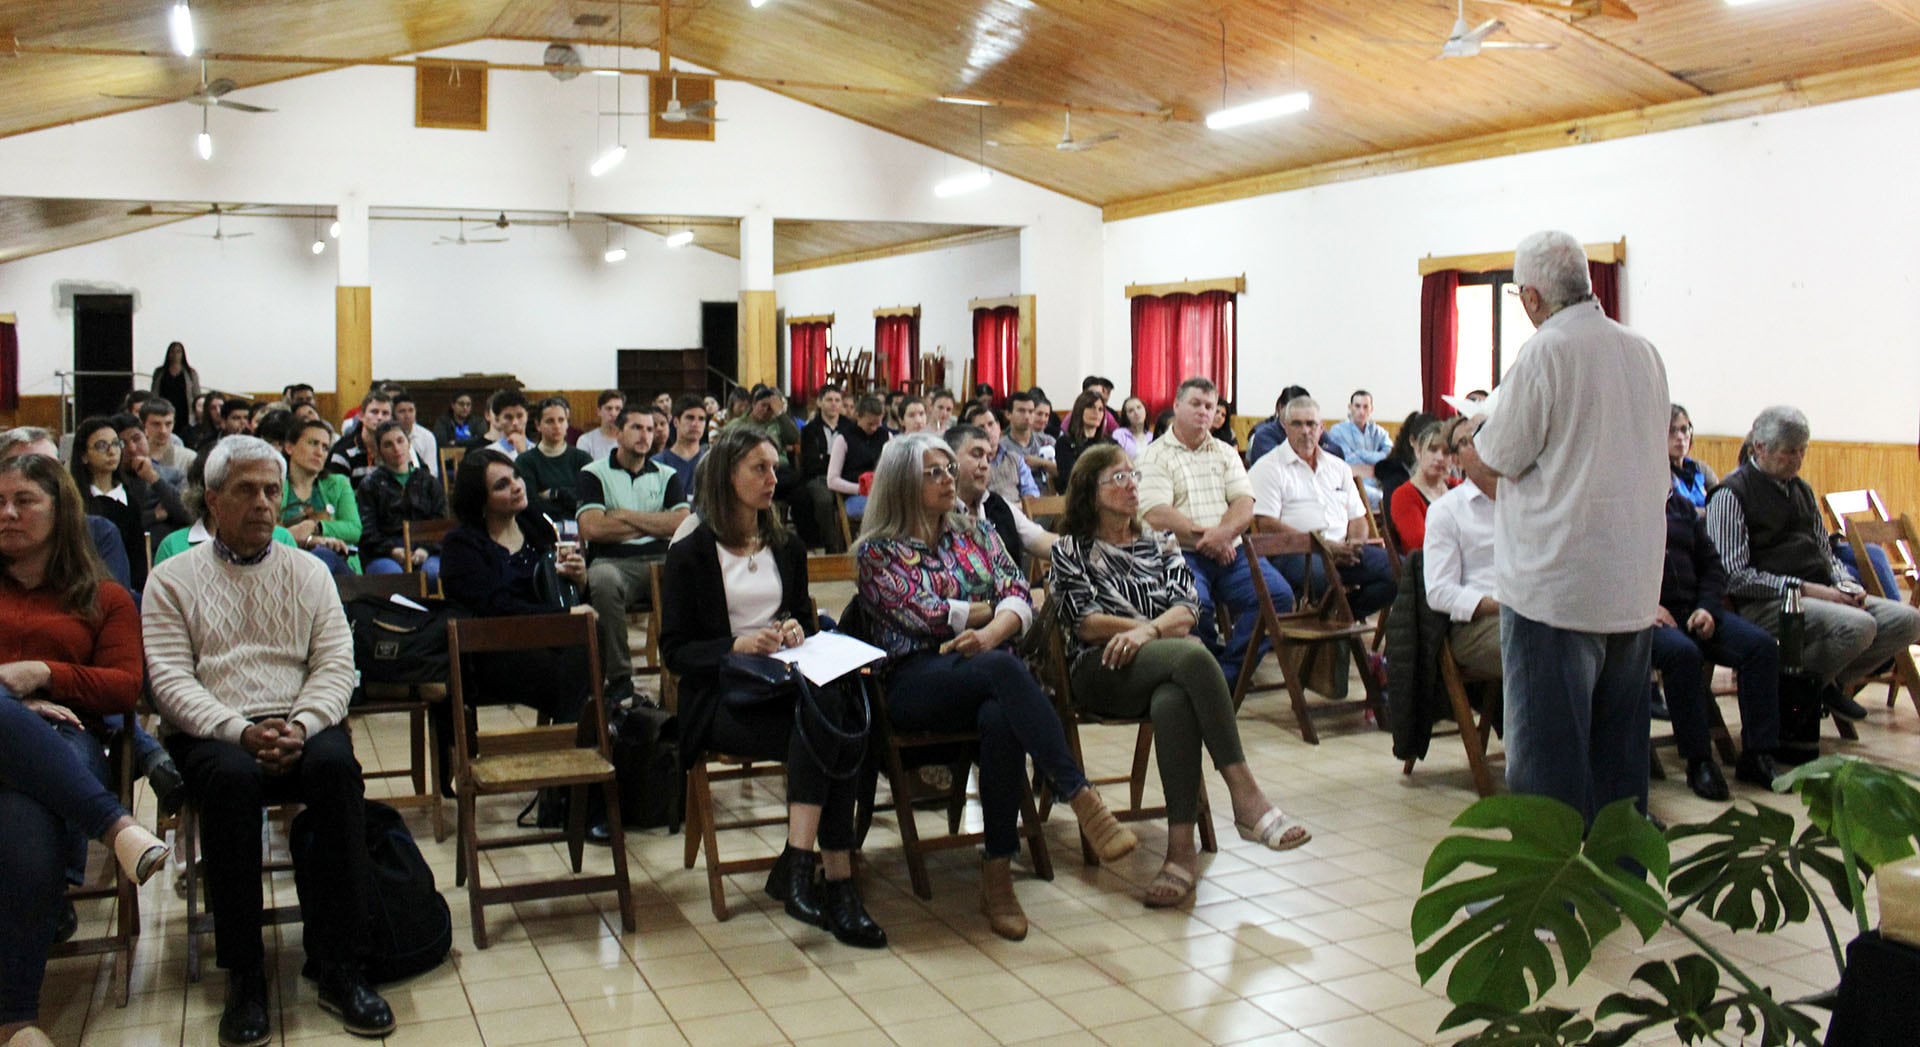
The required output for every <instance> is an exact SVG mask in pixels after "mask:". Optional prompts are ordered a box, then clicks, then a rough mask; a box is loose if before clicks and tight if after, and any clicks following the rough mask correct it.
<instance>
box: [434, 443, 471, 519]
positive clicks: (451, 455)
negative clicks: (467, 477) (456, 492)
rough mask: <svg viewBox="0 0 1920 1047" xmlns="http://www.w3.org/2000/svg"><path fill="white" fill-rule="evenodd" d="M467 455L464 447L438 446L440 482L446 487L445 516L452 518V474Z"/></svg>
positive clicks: (457, 470)
mask: <svg viewBox="0 0 1920 1047" xmlns="http://www.w3.org/2000/svg"><path fill="white" fill-rule="evenodd" d="M466 457H467V449H466V448H464V447H442V448H440V484H441V486H443V487H445V488H446V489H447V495H448V498H447V518H448V519H449V520H451V519H453V498H452V495H453V474H454V473H457V472H459V471H460V463H461V461H462V460H464V459H465V458H466Z"/></svg>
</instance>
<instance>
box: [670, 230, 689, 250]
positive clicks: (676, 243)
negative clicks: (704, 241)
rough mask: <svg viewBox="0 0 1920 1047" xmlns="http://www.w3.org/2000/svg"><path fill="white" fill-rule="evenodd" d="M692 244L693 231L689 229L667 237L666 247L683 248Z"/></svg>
mask: <svg viewBox="0 0 1920 1047" xmlns="http://www.w3.org/2000/svg"><path fill="white" fill-rule="evenodd" d="M692 242H693V230H691V229H682V230H680V231H679V232H677V233H674V234H673V235H671V236H669V237H667V246H668V247H685V246H687V245H688V244H690V243H692Z"/></svg>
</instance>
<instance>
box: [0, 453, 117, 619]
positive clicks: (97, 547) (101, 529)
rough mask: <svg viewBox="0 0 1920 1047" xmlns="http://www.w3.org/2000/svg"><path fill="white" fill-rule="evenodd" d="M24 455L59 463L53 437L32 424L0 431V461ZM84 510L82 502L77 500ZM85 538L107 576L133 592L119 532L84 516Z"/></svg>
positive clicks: (107, 523)
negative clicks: (43, 457)
mask: <svg viewBox="0 0 1920 1047" xmlns="http://www.w3.org/2000/svg"><path fill="white" fill-rule="evenodd" d="M25 454H37V455H42V456H45V457H47V458H51V459H53V460H54V461H56V462H57V461H59V460H60V449H59V446H58V444H56V443H55V441H54V439H53V434H52V433H51V432H48V431H47V430H45V429H42V428H40V427H39V426H35V425H23V426H19V427H17V428H14V429H5V430H0V462H4V461H6V460H7V459H9V458H18V457H20V456H21V455H25ZM81 505H82V508H83V509H84V507H85V505H86V499H85V498H84V497H83V498H82V499H81ZM85 524H86V528H87V539H88V541H89V542H90V543H91V544H92V546H93V553H94V555H95V556H97V557H99V558H100V563H101V565H102V566H103V567H105V568H106V572H107V577H108V578H110V579H112V580H113V581H116V582H119V583H120V585H121V587H122V588H125V589H127V590H128V591H131V590H132V589H133V571H132V568H131V566H130V565H129V564H128V563H127V543H126V541H125V540H123V539H122V538H121V537H120V529H119V528H118V527H115V526H114V525H113V521H111V520H107V519H105V518H102V517H99V516H94V515H92V514H91V513H89V514H87V515H86V517H85Z"/></svg>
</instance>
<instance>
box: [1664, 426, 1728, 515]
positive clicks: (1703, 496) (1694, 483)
mask: <svg viewBox="0 0 1920 1047" xmlns="http://www.w3.org/2000/svg"><path fill="white" fill-rule="evenodd" d="M1692 450H1693V419H1692V418H1691V417H1690V416H1688V414H1687V409H1686V408H1684V407H1682V406H1680V405H1679V404H1674V405H1673V413H1672V416H1671V419H1670V420H1669V421H1668V422H1667V465H1668V467H1669V468H1670V469H1671V470H1672V472H1673V489H1674V490H1676V491H1679V492H1680V493H1681V494H1682V495H1684V496H1685V497H1686V499H1687V501H1689V502H1692V503H1693V508H1694V510H1695V511H1696V512H1699V513H1701V514H1702V515H1704V514H1705V513H1706V511H1707V494H1708V492H1710V491H1712V490H1713V489H1714V488H1715V487H1718V486H1720V477H1718V476H1716V475H1714V472H1713V470H1712V469H1710V468H1708V467H1707V464H1706V463H1705V462H1698V461H1695V460H1694V459H1692V458H1690V457H1688V454H1689V452H1691V451H1692Z"/></svg>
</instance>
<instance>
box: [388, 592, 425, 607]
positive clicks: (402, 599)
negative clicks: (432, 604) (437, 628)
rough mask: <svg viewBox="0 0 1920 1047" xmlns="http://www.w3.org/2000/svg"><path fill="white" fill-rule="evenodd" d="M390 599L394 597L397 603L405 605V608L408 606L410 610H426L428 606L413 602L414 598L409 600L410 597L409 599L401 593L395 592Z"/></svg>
mask: <svg viewBox="0 0 1920 1047" xmlns="http://www.w3.org/2000/svg"><path fill="white" fill-rule="evenodd" d="M390 599H392V600H393V602H394V603H397V604H399V605H400V606H402V607H405V608H406V609H407V610H409V611H424V610H426V608H425V607H422V606H420V605H419V604H417V603H415V602H413V601H412V600H409V599H407V598H406V597H404V596H401V595H400V594H399V593H394V594H393V596H392V597H391V598H390Z"/></svg>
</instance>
